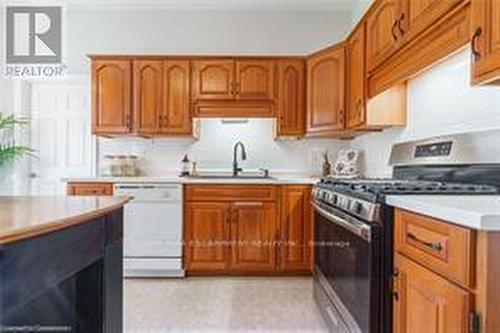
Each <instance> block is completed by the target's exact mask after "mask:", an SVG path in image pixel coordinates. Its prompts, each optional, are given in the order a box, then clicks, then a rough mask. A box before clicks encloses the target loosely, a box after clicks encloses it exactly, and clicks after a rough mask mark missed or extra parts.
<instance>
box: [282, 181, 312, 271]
mask: <svg viewBox="0 0 500 333" xmlns="http://www.w3.org/2000/svg"><path fill="white" fill-rule="evenodd" d="M310 197H311V186H309V185H287V186H282V189H281V217H280V247H279V260H278V261H279V263H278V265H279V267H278V268H279V270H281V271H306V272H309V271H311V266H312V260H311V259H312V226H313V222H312V221H313V217H312V209H311V204H310Z"/></svg>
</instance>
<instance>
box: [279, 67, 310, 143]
mask: <svg viewBox="0 0 500 333" xmlns="http://www.w3.org/2000/svg"><path fill="white" fill-rule="evenodd" d="M304 76H305V66H304V61H303V60H301V59H297V60H283V61H280V63H279V64H278V98H277V117H278V128H277V135H278V136H302V135H304V132H305V122H306V103H305V78H304Z"/></svg>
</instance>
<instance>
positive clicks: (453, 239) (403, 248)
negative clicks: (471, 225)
mask: <svg viewBox="0 0 500 333" xmlns="http://www.w3.org/2000/svg"><path fill="white" fill-rule="evenodd" d="M473 238H474V232H473V231H472V230H469V229H466V228H462V227H459V226H456V225H453V224H450V223H446V222H443V221H439V220H436V219H433V218H430V217H427V216H422V215H419V214H416V213H411V212H408V211H404V210H399V209H398V210H396V212H395V247H396V252H398V253H400V254H402V255H404V256H406V257H408V258H411V259H413V260H414V261H416V262H417V263H419V264H421V265H423V266H426V267H427V268H429V269H431V270H433V271H434V272H436V273H438V274H440V275H442V276H445V277H447V278H449V279H450V280H453V281H454V282H456V283H458V284H460V285H462V286H465V287H472V283H473V281H472V276H471V272H472V269H471V268H472V267H471V265H472V264H473V260H472V256H473V253H472V245H473Z"/></svg>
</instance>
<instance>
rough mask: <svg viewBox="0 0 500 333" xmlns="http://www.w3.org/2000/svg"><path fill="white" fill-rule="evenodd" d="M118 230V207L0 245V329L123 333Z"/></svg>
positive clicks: (120, 231) (120, 217) (120, 225)
mask: <svg viewBox="0 0 500 333" xmlns="http://www.w3.org/2000/svg"><path fill="white" fill-rule="evenodd" d="M122 235H123V210H122V209H119V210H116V211H114V212H112V213H110V214H108V215H106V216H103V217H100V218H98V219H96V220H93V221H89V222H87V223H83V224H80V225H77V226H74V227H71V228H67V229H63V230H60V231H56V232H54V233H50V234H47V235H43V236H39V237H36V238H32V239H28V240H24V241H19V242H14V243H10V244H6V245H3V246H0V331H9V330H10V329H11V328H20V327H25V331H30V330H31V331H36V327H37V326H40V327H41V328H43V329H48V330H45V331H46V332H47V331H48V332H82V333H83V332H84V333H87V332H88V333H98V332H105V333H118V332H122V330H123V328H122V325H123V324H122V312H123V310H122V307H123V296H122V294H123V293H122V288H123V282H122V277H123V273H122V251H123V250H122V248H123V243H122ZM33 328H35V329H33Z"/></svg>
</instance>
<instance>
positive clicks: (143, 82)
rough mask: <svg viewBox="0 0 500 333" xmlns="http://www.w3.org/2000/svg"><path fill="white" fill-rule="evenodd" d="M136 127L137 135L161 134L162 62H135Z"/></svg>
mask: <svg viewBox="0 0 500 333" xmlns="http://www.w3.org/2000/svg"><path fill="white" fill-rule="evenodd" d="M134 105H135V107H134V118H135V121H134V127H135V129H136V132H137V133H144V134H155V133H158V132H159V127H160V115H161V110H162V61H161V60H158V61H157V60H140V61H134Z"/></svg>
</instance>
